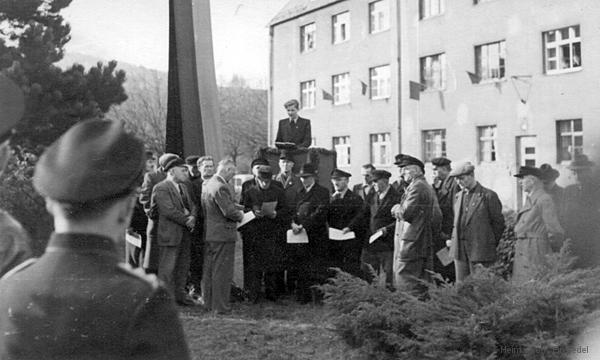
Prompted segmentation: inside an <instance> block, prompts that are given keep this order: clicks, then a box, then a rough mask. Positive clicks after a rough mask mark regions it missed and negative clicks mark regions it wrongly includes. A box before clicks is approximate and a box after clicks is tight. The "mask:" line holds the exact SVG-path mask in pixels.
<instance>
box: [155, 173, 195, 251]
mask: <svg viewBox="0 0 600 360" xmlns="http://www.w3.org/2000/svg"><path fill="white" fill-rule="evenodd" d="M180 185H181V189H182V190H183V195H182V194H180V193H179V189H178V188H177V186H176V185H175V184H174V183H173V182H172V181H171V180H168V179H165V180H163V181H161V182H159V183H158V184H156V186H155V187H154V189H153V190H152V206H155V205H156V207H158V245H161V246H177V245H179V244H180V243H181V239H182V237H183V233H184V231H188V229H187V226H186V221H187V219H188V216H190V215H191V216H194V217H195V218H196V221H197V220H198V207H197V206H196V204H195V203H194V201H193V200H192V196H191V195H190V193H189V190H188V188H187V186H186V185H185V184H183V183H182V184H180ZM183 197H185V200H186V201H187V203H188V206H189V207H190V208H189V209H188V210H189V214H187V215H186V214H185V212H184V211H185V207H184V205H183V201H184V199H183Z"/></svg>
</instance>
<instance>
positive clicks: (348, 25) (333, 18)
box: [331, 10, 351, 45]
mask: <svg viewBox="0 0 600 360" xmlns="http://www.w3.org/2000/svg"><path fill="white" fill-rule="evenodd" d="M342 15H347V19H346V23H340V24H339V25H338V24H336V19H337V18H338V17H339V16H342ZM344 25H345V29H344V32H343V33H344V34H345V37H344V38H343V39H341V40H338V39H337V36H336V35H337V34H338V31H336V30H337V29H338V28H340V27H342V26H344ZM350 29H351V23H350V10H346V11H342V12H340V13H337V14H335V15H333V16H331V43H332V44H334V45H337V44H342V43H345V42H346V41H348V40H350ZM339 33H340V34H341V33H342V32H341V31H340V32H339Z"/></svg>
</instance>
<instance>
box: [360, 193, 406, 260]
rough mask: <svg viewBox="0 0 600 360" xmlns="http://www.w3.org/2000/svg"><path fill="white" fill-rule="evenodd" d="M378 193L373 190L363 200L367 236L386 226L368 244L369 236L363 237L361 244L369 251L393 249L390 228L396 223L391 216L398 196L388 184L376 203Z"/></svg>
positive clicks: (392, 237) (392, 235)
mask: <svg viewBox="0 0 600 360" xmlns="http://www.w3.org/2000/svg"><path fill="white" fill-rule="evenodd" d="M378 196H379V194H377V193H375V192H373V193H372V195H371V196H368V197H367V201H366V202H365V213H366V214H368V219H369V232H368V234H367V235H368V236H371V235H373V234H374V233H376V232H377V230H379V229H381V228H386V232H385V235H383V236H382V237H380V238H379V239H377V240H375V241H374V242H373V243H371V244H369V238H368V237H365V241H364V243H363V246H365V247H367V248H368V249H369V250H371V251H394V232H393V231H392V229H393V228H394V225H395V224H396V219H394V217H393V216H392V212H391V211H392V207H393V206H394V205H396V204H398V203H400V196H399V195H398V193H397V192H396V190H394V188H393V187H392V186H391V185H390V187H389V189H388V191H387V193H386V194H385V196H384V197H383V199H381V201H379V204H377V201H378V200H377V199H378Z"/></svg>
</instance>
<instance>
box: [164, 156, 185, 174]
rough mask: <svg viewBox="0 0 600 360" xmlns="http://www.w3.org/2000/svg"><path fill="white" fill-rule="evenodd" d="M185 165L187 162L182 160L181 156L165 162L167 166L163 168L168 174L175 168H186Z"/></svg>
mask: <svg viewBox="0 0 600 360" xmlns="http://www.w3.org/2000/svg"><path fill="white" fill-rule="evenodd" d="M184 165H186V164H185V160H183V159H182V158H180V157H179V156H177V155H175V156H174V157H170V158H169V159H168V161H167V162H165V166H163V167H162V168H163V171H164V172H167V171H169V170H171V169H172V168H174V167H177V166H184Z"/></svg>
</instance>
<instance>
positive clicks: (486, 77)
mask: <svg viewBox="0 0 600 360" xmlns="http://www.w3.org/2000/svg"><path fill="white" fill-rule="evenodd" d="M493 45H497V46H498V49H497V50H496V53H495V55H497V56H498V57H497V65H498V67H497V68H492V67H491V66H490V61H491V60H492V59H491V57H492V54H491V53H490V47H491V46H493ZM483 49H485V50H486V55H485V60H486V61H487V65H486V74H484V73H483V67H482V63H483V59H484V56H483ZM474 51H475V74H477V76H479V78H480V79H481V81H480V83H489V82H495V81H503V80H506V40H505V39H502V40H498V41H493V42H489V43H485V44H480V45H475V50H474ZM494 70H498V73H499V76H498V77H496V76H493V71H494Z"/></svg>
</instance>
